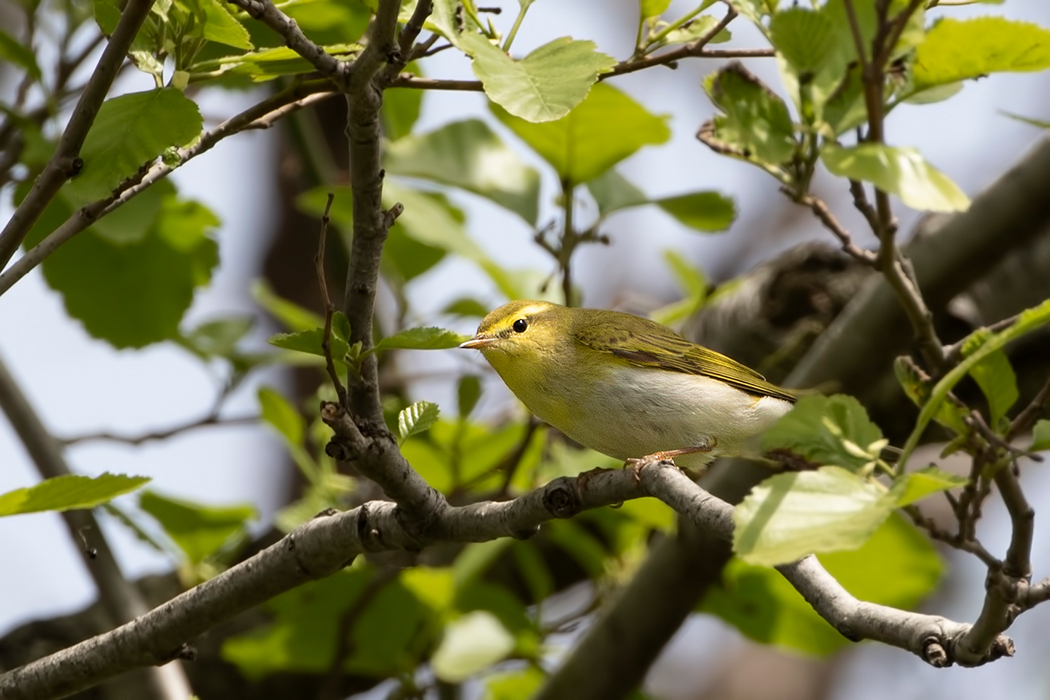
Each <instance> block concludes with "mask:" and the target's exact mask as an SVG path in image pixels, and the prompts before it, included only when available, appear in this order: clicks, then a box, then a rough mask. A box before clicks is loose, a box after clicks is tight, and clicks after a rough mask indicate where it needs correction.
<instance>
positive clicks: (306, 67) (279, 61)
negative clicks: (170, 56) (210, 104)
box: [190, 44, 362, 82]
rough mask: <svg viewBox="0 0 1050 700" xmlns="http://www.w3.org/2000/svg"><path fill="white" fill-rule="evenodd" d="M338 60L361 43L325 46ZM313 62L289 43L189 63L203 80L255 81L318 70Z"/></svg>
mask: <svg viewBox="0 0 1050 700" xmlns="http://www.w3.org/2000/svg"><path fill="white" fill-rule="evenodd" d="M321 48H323V49H324V50H325V51H326V52H327V53H329V54H330V55H332V56H334V57H335V58H337V59H341V60H348V59H350V58H353V57H354V56H355V55H357V53H359V52H360V51H361V48H362V47H361V45H360V44H328V45H325V46H322V47H321ZM315 70H316V69H315V68H314V66H313V64H311V63H310V62H309V61H307V60H306V59H305V58H303V57H302V56H300V55H299V54H297V53H296V52H295V51H293V50H292V49H290V48H288V47H287V46H279V47H275V48H268V49H260V50H258V51H250V52H248V53H244V54H239V55H237V56H223V57H222V58H216V59H210V60H205V61H200V62H198V63H195V64H194V65H192V66H190V71H191V73H192V74H193V76H192V77H194V78H196V79H198V80H202V79H206V78H214V77H217V76H219V75H231V76H235V75H243V76H247V77H248V78H250V79H251V80H253V81H256V82H261V81H265V80H273V79H274V78H279V77H281V76H283V75H300V74H303V73H311V72H313V71H315Z"/></svg>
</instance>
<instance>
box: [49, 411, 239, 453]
mask: <svg viewBox="0 0 1050 700" xmlns="http://www.w3.org/2000/svg"><path fill="white" fill-rule="evenodd" d="M258 422H259V416H235V417H233V418H222V417H220V416H219V415H218V414H217V413H209V414H208V415H206V416H204V417H203V418H198V419H197V420H192V421H189V422H186V423H183V424H182V425H176V426H175V427H173V428H168V429H166V430H158V431H155V432H151V433H143V434H141V435H120V434H117V433H109V432H101V433H87V434H85V435H75V436H73V437H69V438H63V439H62V440H60V442H61V443H62V444H64V445H76V444H78V443H82V442H93V441H99V440H108V441H110V442H123V443H126V444H128V445H141V444H142V443H144V442H150V441H152V440H167V439H168V438H171V437H175V436H176V435H182V434H183V433H186V432H189V431H191V430H197V429H198V428H207V427H213V426H214V427H221V426H227V425H252V424H255V423H258Z"/></svg>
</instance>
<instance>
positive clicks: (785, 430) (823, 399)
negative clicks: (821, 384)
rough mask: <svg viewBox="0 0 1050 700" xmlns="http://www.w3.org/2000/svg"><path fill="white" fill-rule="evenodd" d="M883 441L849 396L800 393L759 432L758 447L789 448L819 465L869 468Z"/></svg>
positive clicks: (866, 416) (854, 469)
mask: <svg viewBox="0 0 1050 700" xmlns="http://www.w3.org/2000/svg"><path fill="white" fill-rule="evenodd" d="M886 443H887V441H886V440H885V439H883V437H882V431H881V430H879V426H877V425H875V424H874V423H872V422H871V420H870V419H869V418H868V412H867V411H865V410H864V407H863V406H861V405H860V402H859V401H857V400H856V399H855V398H853V397H852V396H846V395H845V394H836V395H834V396H820V395H813V396H804V397H802V398H801V399H799V400H798V403H796V404H795V407H794V408H793V409H792V410H791V411H790V412H789V413H788V414H786V415H785V416H783V417H782V418H780V419H779V420H778V421H777V422H776V423H774V424H773V425H772V426H770V428H769V429H768V430H766V432H765V433H764V434H763V435H762V450H763V451H765V452H772V451H775V450H789V451H791V452H793V453H795V454H797V455H799V456H801V457H803V458H805V459H806V460H808V461H810V462H813V463H815V464H820V465H828V466H838V467H844V468H846V469H848V470H850V471H863V470H867V469H870V468H871V467H872V466H873V463H874V461H875V460H877V459H878V458H879V454H880V453H881V451H882V448H883V447H885V446H886Z"/></svg>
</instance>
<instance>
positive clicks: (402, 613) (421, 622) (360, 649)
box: [346, 579, 437, 678]
mask: <svg viewBox="0 0 1050 700" xmlns="http://www.w3.org/2000/svg"><path fill="white" fill-rule="evenodd" d="M433 614H434V613H433V612H432V611H431V609H430V608H429V607H428V606H427V605H426V604H424V602H423V601H421V600H420V599H419V598H417V597H416V596H415V595H414V594H413V593H412V591H410V590H409V589H408V588H407V587H406V586H405V584H404V583H402V582H401V580H400V579H399V580H397V581H394V582H393V583H389V584H387V585H386V586H384V587H383V588H382V590H381V591H380V592H379V594H378V595H376V596H375V598H373V599H372V601H371V602H370V603H369V604H368V605H366V606H364V608H363V611H362V613H361V615H360V617H359V619H358V621H357V624H355V625H354V627H353V630H352V631H351V633H350V648H351V649H353V650H354V651H353V654H352V655H351V657H350V659H349V661H348V662H347V664H346V670H347V671H349V672H351V673H356V674H364V675H369V676H376V677H379V678H387V677H390V676H394V675H397V674H399V673H409V672H411V671H412V669H414V668H415V667H416V666H418V665H419V663H420V662H421V661H422V652H423V651H424V650H425V649H427V648H428V647H429V646H430V645H431V643H432V640H433V636H432V635H431V634H428V633H427V627H428V626H434V627H436V625H437V620H430V619H428V618H431V616H432V615H433ZM428 623H429V624H428Z"/></svg>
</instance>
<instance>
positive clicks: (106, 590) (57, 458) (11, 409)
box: [0, 361, 191, 700]
mask: <svg viewBox="0 0 1050 700" xmlns="http://www.w3.org/2000/svg"><path fill="white" fill-rule="evenodd" d="M0 409H2V410H3V412H4V413H5V414H6V415H7V419H8V421H10V423H11V427H13V428H14V429H15V433H16V434H17V435H18V437H19V439H20V440H21V441H22V444H23V445H24V446H25V448H26V452H28V453H29V456H30V458H31V459H32V460H33V463H34V464H35V465H36V468H37V471H39V472H40V475H41V476H42V477H44V478H45V479H53V478H55V477H59V476H67V475H69V474H71V473H72V472H71V471H70V469H69V465H67V464H66V460H65V458H64V457H63V456H62V451H61V449H60V447H59V442H58V441H57V440H55V438H54V437H52V435H51V434H50V433H49V432H48V431H47V428H45V427H44V424H43V423H42V422H41V421H40V418H39V416H37V413H36V411H34V410H33V407H32V406H31V405H30V404H29V401H28V400H27V399H26V397H25V395H24V394H23V393H22V390H21V389H20V388H19V386H18V384H17V382H15V380H14V377H12V376H11V373H10V372H8V370H7V366H6V365H5V364H4V363H3V362H2V361H0ZM60 515H61V516H62V521H63V522H64V523H65V524H66V528H67V529H68V530H69V536H70V538H71V539H72V540H73V542H74V546H75V547H76V548H77V551H78V552H80V556H81V559H83V561H84V565H85V567H86V568H87V570H88V574H89V575H90V576H91V578H92V580H93V581H94V582H95V587H96V588H97V589H98V595H99V599H100V600H101V601H102V605H103V607H104V609H105V610H106V612H107V613H108V615H109V617H110V620H111V622H112V624H114V625H119V624H122V623H126V622H129V621H131V620H134V619H135V618H136V617H138V616H139V615H142V614H144V613H145V612H146V611H147V610H148V607H147V606H146V603H145V601H144V600H143V599H142V596H141V595H139V592H138V589H137V588H135V587H134V586H133V585H131V584H130V583H129V582H128V581H127V579H125V578H124V575H123V574H122V573H121V571H120V566H119V565H118V564H117V560H116V559H115V558H114V557H113V551H112V550H111V549H110V548H109V543H108V542H107V541H106V538H105V536H104V534H103V532H102V528H101V527H99V524H98V521H97V520H96V519H95V516H94V514H93V513H92V512H91V511H90V510H67V511H63V512H62V513H61V514H60ZM89 533H90V534H89ZM151 676H152V677H151V678H150V679H149V683H150V685H151V687H152V689H153V691H154V693H155V694H156V696H157V697H158V698H163V699H164V700H183V699H184V698H185V697H186V696H187V695H188V694H189V693H190V692H191V691H190V685H189V682H188V681H187V680H186V676H185V675H184V674H183V673H182V669H180V668H178V667H177V666H173V667H171V668H170V669H166V670H164V671H161V670H160V669H156V670H155V672H154V673H153V674H151ZM4 696H5V694H4V693H3V692H0V697H4Z"/></svg>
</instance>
